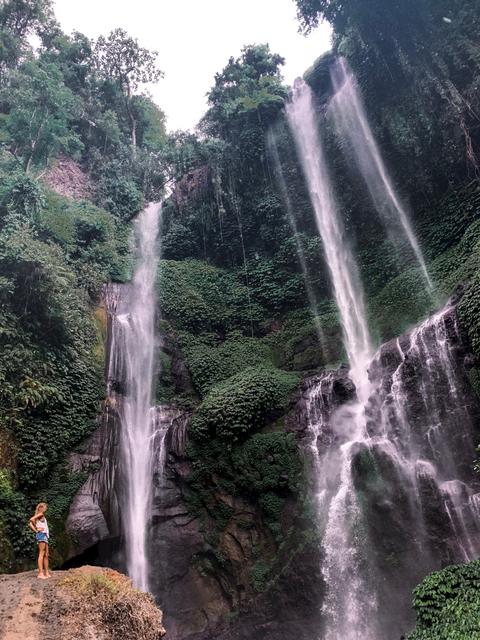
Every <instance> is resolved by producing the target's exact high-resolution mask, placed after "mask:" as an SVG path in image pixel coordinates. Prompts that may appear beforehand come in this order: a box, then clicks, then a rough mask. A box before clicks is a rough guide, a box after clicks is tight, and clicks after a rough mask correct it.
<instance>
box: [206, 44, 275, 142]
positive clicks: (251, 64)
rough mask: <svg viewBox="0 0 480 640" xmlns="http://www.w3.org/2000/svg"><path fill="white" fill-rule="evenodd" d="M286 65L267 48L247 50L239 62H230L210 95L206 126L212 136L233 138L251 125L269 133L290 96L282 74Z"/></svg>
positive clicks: (264, 46) (216, 77)
mask: <svg viewBox="0 0 480 640" xmlns="http://www.w3.org/2000/svg"><path fill="white" fill-rule="evenodd" d="M284 63H285V60H284V58H282V56H280V55H278V54H276V53H272V52H271V51H270V47H269V46H268V45H267V44H263V45H251V46H247V47H244V48H243V49H242V55H241V56H240V57H239V58H230V60H229V61H228V64H227V66H226V67H225V68H224V69H223V71H222V72H221V73H217V74H216V76H215V84H214V86H213V88H212V89H211V91H210V93H209V94H208V103H209V105H210V109H209V110H208V112H207V114H206V116H205V118H204V126H206V128H207V130H208V131H209V133H213V134H215V135H219V136H222V137H225V138H228V137H230V138H232V137H234V136H236V135H237V133H238V132H239V131H240V130H241V129H242V128H243V127H244V126H245V124H247V123H250V124H253V125H254V126H255V127H257V125H258V124H260V125H261V128H262V129H266V128H267V127H268V125H269V124H270V123H271V122H272V121H273V120H274V119H275V117H276V116H277V115H278V113H279V111H280V110H281V109H282V108H283V103H284V99H285V97H286V95H287V89H286V87H285V86H284V85H283V84H282V76H281V73H280V67H281V66H282V65H283V64H284Z"/></svg>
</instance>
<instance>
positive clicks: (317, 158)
mask: <svg viewBox="0 0 480 640" xmlns="http://www.w3.org/2000/svg"><path fill="white" fill-rule="evenodd" d="M287 115H288V119H289V123H290V127H291V129H292V133H293V136H294V138H295V142H296V145H297V149H298V154H299V158H300V161H301V164H302V168H303V172H304V174H305V177H306V181H307V185H308V190H309V194H310V199H311V201H312V205H313V208H314V212H315V219H316V222H317V227H318V231H319V233H320V236H321V238H322V241H323V247H324V252H325V258H326V261H327V264H328V268H329V271H330V276H331V281H332V284H333V290H334V295H335V300H336V303H337V306H338V310H339V312H340V320H341V324H342V328H343V337H344V343H345V348H346V351H347V355H348V360H349V363H350V377H351V378H352V380H353V382H354V384H355V387H356V393H357V399H358V401H357V402H355V403H353V404H351V405H350V406H349V407H348V409H346V411H345V412H343V413H342V415H341V416H339V419H337V420H336V421H335V425H334V430H335V429H336V433H335V434H334V442H335V445H333V446H331V447H329V449H328V451H327V453H326V455H325V456H324V457H323V458H322V459H321V460H319V461H317V465H318V466H319V465H320V464H321V466H322V468H323V469H325V470H326V471H327V472H331V474H332V475H330V473H329V477H328V478H325V481H324V482H322V480H321V479H319V482H318V487H317V500H318V503H317V504H318V509H319V519H320V520H325V528H324V534H323V549H324V554H325V558H324V562H323V565H322V572H323V575H324V578H325V582H326V584H327V594H326V598H325V602H324V605H323V610H324V613H325V615H326V618H327V626H326V631H325V639H326V640H338V639H339V638H342V640H360V638H361V639H362V640H374V639H375V637H376V636H375V617H376V616H375V613H376V608H377V602H376V598H375V594H374V593H373V591H372V589H371V588H370V586H369V584H368V582H367V580H366V577H367V576H368V571H366V570H365V565H366V563H368V552H367V551H368V550H367V549H366V538H365V535H364V533H363V532H362V530H361V526H360V525H361V523H360V507H359V504H358V500H357V496H356V493H355V490H354V487H353V479H352V473H351V466H352V457H353V455H354V453H355V451H356V448H357V447H358V445H359V444H360V443H362V442H364V441H365V440H366V439H367V435H366V421H365V413H364V407H365V404H366V402H367V399H368V396H369V394H370V383H369V379H368V373H367V367H368V364H369V362H370V360H371V357H372V354H373V350H372V344H371V339H370V335H369V330H368V324H367V320H366V310H365V304H364V294H363V288H362V285H361V282H360V278H359V276H358V268H357V265H356V262H355V260H354V257H353V255H352V253H351V250H350V248H349V246H348V243H347V241H346V239H345V231H344V228H343V224H342V222H341V219H340V216H339V213H338V209H337V203H336V201H335V197H334V195H333V189H332V185H331V182H330V177H329V174H328V171H327V167H326V163H325V158H324V153H323V148H322V144H321V141H320V136H319V133H318V130H317V123H316V114H315V108H314V102H313V95H312V91H311V90H310V88H309V87H308V85H307V84H306V83H305V82H303V80H300V79H298V80H296V82H295V86H294V91H293V99H292V101H291V102H290V103H289V104H288V105H287ZM319 429H322V426H321V425H319ZM319 429H317V431H318V430H319ZM325 512H326V513H327V517H326V518H325Z"/></svg>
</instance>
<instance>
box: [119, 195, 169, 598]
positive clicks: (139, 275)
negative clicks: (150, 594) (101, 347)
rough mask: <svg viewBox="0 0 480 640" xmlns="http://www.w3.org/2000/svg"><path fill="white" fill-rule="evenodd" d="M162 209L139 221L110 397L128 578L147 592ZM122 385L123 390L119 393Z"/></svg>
mask: <svg viewBox="0 0 480 640" xmlns="http://www.w3.org/2000/svg"><path fill="white" fill-rule="evenodd" d="M160 215H161V205H159V204H151V205H150V206H148V207H147V208H146V209H145V210H144V211H143V212H142V213H141V214H140V215H139V216H138V218H137V220H136V221H135V237H136V253H137V263H136V266H135V271H134V276H133V280H132V282H131V284H130V285H128V286H127V287H125V289H124V290H122V293H123V294H124V295H121V296H120V297H119V301H118V304H117V308H116V313H115V314H114V315H113V316H112V327H111V344H110V353H111V358H110V364H109V369H110V371H109V375H108V379H109V381H110V383H109V384H110V386H112V385H113V386H114V388H110V389H109V396H110V397H112V398H114V402H115V404H116V410H117V413H118V416H119V420H120V440H119V448H120V476H121V492H119V494H120V504H119V507H120V520H121V527H122V532H123V537H124V540H125V555H126V564H127V571H128V575H129V576H130V577H131V578H132V581H133V583H134V585H135V586H136V587H137V588H139V589H142V590H143V591H147V590H148V587H149V584H148V583H149V581H148V573H149V572H148V551H147V546H148V534H147V528H148V522H149V519H150V514H151V506H152V477H153V469H154V460H153V453H154V451H155V446H154V440H155V438H156V436H157V433H156V431H157V429H156V427H157V426H158V424H159V423H161V420H159V416H158V411H157V410H156V409H155V408H152V404H153V387H154V384H153V380H154V371H155V348H156V335H155V315H156V305H155V300H156V296H155V282H156V274H157V264H158V258H159V244H158V233H159V224H160ZM115 386H117V387H118V386H120V388H115Z"/></svg>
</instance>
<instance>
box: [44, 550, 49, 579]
mask: <svg viewBox="0 0 480 640" xmlns="http://www.w3.org/2000/svg"><path fill="white" fill-rule="evenodd" d="M43 573H44V574H45V576H46V577H47V578H49V577H50V573H49V571H48V544H46V545H45V555H44V557H43Z"/></svg>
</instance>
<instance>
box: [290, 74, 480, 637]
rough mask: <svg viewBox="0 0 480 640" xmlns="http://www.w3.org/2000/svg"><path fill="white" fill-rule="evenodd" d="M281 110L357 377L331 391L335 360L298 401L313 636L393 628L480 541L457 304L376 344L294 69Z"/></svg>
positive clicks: (397, 630) (403, 628)
mask: <svg viewBox="0 0 480 640" xmlns="http://www.w3.org/2000/svg"><path fill="white" fill-rule="evenodd" d="M287 115H288V119H289V123H290V126H291V129H292V132H293V135H294V138H295V142H296V146H297V150H298V154H299V157H300V161H301V165H302V169H303V172H304V174H305V178H306V182H307V185H308V189H309V193H310V198H311V201H312V204H313V208H314V211H315V217H316V222H317V225H318V230H319V233H320V235H321V238H322V242H323V245H324V251H325V257H326V261H327V264H328V267H329V272H330V276H331V280H332V284H333V290H334V294H335V299H336V303H337V306H338V309H339V313H340V318H341V322H342V327H343V337H344V342H345V347H346V351H347V354H348V358H349V363H350V371H349V376H350V378H351V379H352V381H353V383H354V385H355V389H356V399H355V398H352V396H351V395H350V396H348V397H346V398H343V399H342V400H341V401H338V398H336V395H335V394H336V390H335V387H336V385H337V386H338V376H339V372H325V373H324V374H323V375H321V376H320V378H319V379H318V380H317V381H316V383H315V384H314V385H313V387H312V388H311V389H310V391H309V397H308V402H307V420H308V425H309V431H310V437H311V438H312V444H311V447H310V448H309V450H310V451H311V453H312V455H313V470H314V473H315V475H316V504H317V513H318V526H319V531H320V534H321V536H322V550H323V562H322V574H323V577H324V580H325V584H326V595H325V598H324V602H323V606H322V612H323V614H324V619H325V623H324V629H322V630H319V638H322V640H339V639H340V638H341V639H342V640H381V639H382V638H386V637H392V638H393V637H400V635H401V634H403V633H405V632H407V631H408V630H409V626H410V627H411V622H412V621H411V605H410V601H411V590H412V588H413V587H414V586H415V584H417V583H418V581H419V580H420V579H421V578H422V577H424V576H425V575H426V573H428V572H429V571H432V570H433V569H435V568H439V567H440V566H441V565H442V564H443V563H445V562H446V561H447V562H460V561H464V560H468V559H472V558H474V557H476V556H477V555H478V554H479V553H480V530H479V525H478V522H477V518H476V515H477V514H478V504H479V502H480V498H479V492H478V482H477V480H476V479H475V478H474V476H473V472H472V470H471V466H472V464H473V460H474V457H475V447H474V441H473V421H472V413H474V412H475V409H474V408H473V406H471V404H470V401H469V393H468V383H467V382H466V374H465V372H464V371H463V369H462V368H461V367H460V366H459V364H458V361H459V358H460V356H461V349H462V344H461V337H460V334H459V331H458V327H457V324H456V316H455V308H454V307H453V306H448V307H446V308H445V309H443V310H442V311H441V312H438V313H437V314H435V315H434V316H433V317H431V318H428V319H427V320H425V321H424V322H423V323H422V324H421V325H419V326H418V327H417V328H416V329H414V330H413V331H411V332H410V333H409V334H406V336H403V337H402V338H401V339H398V340H396V341H391V342H390V343H387V344H386V345H383V346H382V347H381V348H380V349H379V351H378V352H377V353H376V354H374V353H373V350H372V347H371V341H370V337H369V332H368V326H367V322H366V314H365V305H364V302H363V292H362V287H361V282H360V280H359V276H358V269H357V266H356V264H355V261H354V258H353V255H352V253H351V251H350V249H349V247H348V244H347V243H346V241H345V238H344V235H345V233H344V229H343V226H342V223H341V220H340V217H339V213H338V209H337V206H336V203H335V199H334V196H333V192H332V185H331V183H330V180H329V175H328V171H327V169H326V166H325V159H324V153H323V150H322V146H321V138H320V136H319V133H318V130H317V124H316V118H315V110H314V105H313V99H312V93H311V91H310V89H309V88H308V87H307V86H306V84H305V83H304V82H303V81H301V80H297V81H296V83H295V87H294V91H293V98H292V101H291V102H290V103H289V104H288V105H287ZM460 359H461V358H460ZM470 397H471V396H470ZM477 418H478V416H477ZM468 461H471V463H470V464H469V463H468Z"/></svg>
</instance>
